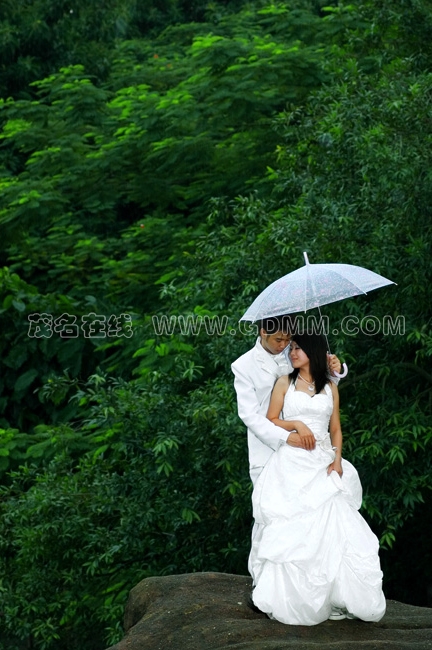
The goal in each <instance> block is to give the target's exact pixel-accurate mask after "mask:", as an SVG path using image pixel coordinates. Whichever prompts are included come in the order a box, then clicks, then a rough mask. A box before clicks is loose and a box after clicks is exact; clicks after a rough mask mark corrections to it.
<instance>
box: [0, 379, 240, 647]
mask: <svg viewBox="0 0 432 650" xmlns="http://www.w3.org/2000/svg"><path fill="white" fill-rule="evenodd" d="M182 381H184V380H180V379H177V380H172V381H171V382H167V381H166V380H165V381H164V382H161V381H160V379H157V377H152V378H151V379H150V378H149V379H148V381H147V383H146V386H145V387H144V386H141V387H138V386H135V387H134V386H133V385H131V384H128V383H126V382H121V381H118V380H105V379H104V377H103V376H101V375H95V376H94V377H93V378H91V379H90V380H89V382H87V385H85V386H79V387H78V390H77V391H76V393H75V394H76V399H77V400H78V401H79V403H80V404H81V407H82V413H83V415H85V419H82V420H80V421H79V422H76V424H75V426H74V427H69V429H67V427H57V428H55V427H51V430H50V432H48V431H47V434H48V433H49V436H47V437H46V438H45V441H44V442H41V443H39V444H38V445H33V446H32V447H31V448H30V449H29V450H28V453H27V458H28V463H31V462H32V460H33V459H34V458H35V457H36V456H37V455H38V454H39V453H41V452H42V451H43V452H44V458H45V469H44V470H43V471H36V470H35V469H34V467H33V466H32V465H29V466H28V467H27V469H24V468H23V469H22V470H21V471H20V472H15V473H12V475H11V482H10V484H9V485H8V486H7V487H4V488H3V499H2V506H1V510H2V513H1V514H2V516H1V524H0V545H1V550H2V553H1V558H2V559H1V565H2V566H1V574H2V576H4V578H3V582H2V587H1V591H2V600H3V605H2V610H3V612H4V616H5V621H6V626H7V627H10V628H11V629H16V626H14V622H15V621H16V620H17V618H18V619H19V620H22V621H23V624H22V626H20V627H19V633H18V635H19V637H20V638H21V639H29V638H32V639H33V642H34V643H36V644H37V646H38V647H41V648H45V647H51V646H52V643H53V642H55V640H58V642H59V644H60V645H61V644H63V645H65V646H67V647H68V648H70V650H73V649H74V648H82V647H83V645H85V647H86V648H87V647H88V648H92V647H102V645H100V644H103V639H104V638H105V639H106V644H108V642H109V641H112V642H113V638H112V637H110V638H107V637H106V631H104V629H108V633H109V634H110V635H113V634H115V633H117V634H118V629H117V621H118V620H119V618H120V616H121V611H122V608H123V606H124V602H125V597H126V595H127V592H128V589H129V588H130V587H131V586H132V585H133V584H134V583H135V582H136V581H137V580H138V579H139V578H140V577H145V576H147V575H152V574H155V573H159V574H165V573H173V572H185V571H201V570H208V569H214V570H218V569H219V568H220V567H222V566H224V567H225V568H226V569H227V570H229V571H241V570H242V563H243V562H244V561H245V556H246V553H247V547H248V541H249V522H248V517H247V512H248V508H249V498H250V497H249V481H248V478H247V472H246V471H245V469H246V467H245V465H246V450H245V447H244V444H243V443H244V440H243V435H241V433H240V432H241V425H240V424H239V423H238V421H237V417H236V415H235V411H234V408H233V407H234V404H233V400H234V396H233V394H232V390H231V387H230V386H229V385H227V384H225V383H222V382H220V381H219V382H213V383H212V384H211V386H209V387H208V388H209V389H211V390H209V391H205V390H203V389H202V388H201V389H197V390H195V391H193V392H192V393H190V394H189V395H188V397H187V398H185V397H181V396H180V395H179V394H178V393H179V391H180V393H181V384H182ZM72 388H73V387H72ZM75 390H76V389H75ZM227 406H228V408H227ZM179 422H182V424H181V425H180V426H179ZM186 422H187V423H188V426H186ZM239 434H240V435H239ZM47 446H48V447H49V448H50V449H47ZM50 458H52V460H51V461H50V460H49V459H50ZM221 522H223V526H221ZM226 527H228V528H230V529H231V530H232V531H233V535H232V536H230V539H229V542H230V544H228V540H227V538H226ZM168 558H169V559H168ZM240 558H242V561H240V563H239V560H240ZM29 563H30V564H31V567H30V566H29ZM98 634H99V635H100V639H101V640H100V644H99V645H97V646H93V641H92V639H94V638H97V636H98Z"/></svg>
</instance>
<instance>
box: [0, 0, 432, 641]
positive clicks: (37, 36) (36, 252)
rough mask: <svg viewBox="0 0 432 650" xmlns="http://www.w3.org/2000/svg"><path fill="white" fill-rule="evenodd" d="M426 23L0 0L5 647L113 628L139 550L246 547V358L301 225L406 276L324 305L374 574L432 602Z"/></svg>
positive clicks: (153, 568)
mask: <svg viewBox="0 0 432 650" xmlns="http://www.w3.org/2000/svg"><path fill="white" fill-rule="evenodd" d="M431 34H432V3H431V2H430V0H422V1H421V2H420V1H418V0H373V1H372V0H370V1H369V0H364V1H363V0H360V1H359V2H356V3H354V4H344V3H342V2H333V1H325V2H324V1H321V0H310V1H309V0H292V1H291V2H273V3H271V2H269V1H266V0H262V1H256V2H244V1H242V0H237V1H234V0H233V1H228V0H226V1H225V2H224V1H216V0H214V1H212V2H210V1H209V2H198V0H196V1H189V0H106V1H104V2H88V0H67V1H66V0H64V1H63V0H32V1H30V0H2V2H1V5H0V95H1V98H2V99H1V100H0V129H1V132H0V184H1V191H0V228H1V247H0V256H1V271H0V323H1V331H2V337H1V340H0V348H1V355H0V364H1V374H0V427H1V429H0V479H1V487H0V489H1V500H0V509H1V518H0V625H1V629H2V632H1V633H0V636H1V637H2V642H3V643H4V647H5V648H7V649H8V650H18V649H21V648H29V647H31V648H35V649H37V650H60V649H63V648H65V647H67V648H68V650H82V648H84V647H85V648H86V650H102V649H103V648H105V647H107V646H108V645H111V644H113V643H115V642H116V641H117V640H118V639H119V638H121V636H122V615H123V608H124V604H125V600H126V597H127V594H128V591H129V590H130V589H131V588H132V587H133V586H134V585H135V584H136V583H137V582H138V581H139V580H141V579H142V578H145V577H147V576H150V575H165V574H173V573H182V572H193V571H223V572H233V573H239V574H245V573H247V555H248V550H249V541H250V530H251V510H250V492H251V488H250V481H249V478H248V463H247V449H246V437H245V431H244V426H243V425H242V423H241V422H240V420H239V419H238V417H237V414H236V403H235V394H234V390H233V385H232V375H231V372H230V363H231V362H232V361H233V360H234V359H235V358H237V357H238V356H239V355H240V354H242V353H243V352H245V351H246V350H247V349H248V348H249V347H250V346H251V345H252V344H253V342H254V338H255V333H254V332H253V331H250V330H247V329H245V328H239V325H238V319H239V318H240V316H241V315H242V314H243V312H244V311H245V309H246V308H247V307H248V305H249V304H250V303H251V302H252V300H253V299H254V298H255V297H256V295H257V294H258V293H259V292H260V291H261V290H262V289H263V288H264V287H265V286H266V285H267V284H269V283H270V282H272V281H274V280H275V279H276V278H278V277H280V276H281V275H284V274H285V273H288V272H290V271H292V270H294V269H295V268H297V267H299V266H301V265H302V264H303V256H302V253H303V251H307V252H308V254H309V258H310V261H311V262H312V263H314V262H315V263H318V262H319V263H326V262H345V263H351V264H357V265H360V266H365V267H367V268H370V269H372V270H374V271H376V272H378V273H381V274H382V275H384V276H385V277H388V278H390V279H392V280H393V281H395V282H396V283H397V286H396V287H394V286H392V287H388V288H385V289H381V290H379V291H376V292H373V293H372V294H370V295H369V296H365V297H357V298H354V299H351V300H347V301H344V302H341V303H335V304H333V305H329V306H328V307H326V308H325V313H326V314H327V315H328V316H329V318H330V322H331V324H332V327H333V329H334V333H333V334H332V335H331V344H332V347H333V351H334V352H336V353H337V354H338V355H339V356H340V357H341V358H342V359H343V360H345V361H346V362H347V363H348V364H349V367H350V373H349V375H348V377H347V378H346V379H344V380H343V381H342V382H341V386H340V390H341V403H342V418H343V430H344V439H345V443H344V455H345V457H346V458H348V459H349V460H350V461H352V462H353V463H354V464H355V466H356V467H357V469H358V470H359V473H360V476H361V479H362V483H363V486H364V502H363V507H362V513H363V515H364V516H365V517H366V518H367V520H368V522H369V523H370V525H371V526H372V528H373V530H374V531H375V532H376V533H377V535H378V536H379V538H380V541H381V559H382V566H383V570H384V575H385V593H386V596H387V597H388V598H392V599H397V600H400V601H403V602H407V603H411V604H415V605H429V606H431V605H432V602H431V601H430V594H431V592H432V575H431V571H432V561H431V544H430V539H431V537H432V519H431V512H432V510H431V501H432V500H431V489H430V488H431V480H430V476H431V458H432V453H431V439H432V425H431V410H432V391H431V388H432V374H431V371H430V361H431V355H432V321H431V317H432V309H431V305H432V301H431V297H432V265H431V261H430V260H431V243H432V232H431V230H432V227H431V223H432V222H431V207H430V206H431V204H432V73H431V65H432V38H431ZM155 316H156V317H158V319H159V320H157V321H155V320H154V317H155ZM347 316H351V317H353V318H357V319H358V322H359V323H366V324H367V323H369V324H371V323H372V325H373V324H374V323H375V325H376V323H382V322H383V319H385V318H387V319H392V322H397V323H399V325H401V324H403V327H401V326H399V327H398V328H395V329H394V330H393V331H390V332H384V331H383V330H382V328H381V329H380V328H379V327H378V328H376V327H375V328H373V327H372V329H373V335H371V332H370V331H367V327H366V326H365V327H363V328H359V331H358V332H357V333H356V334H355V335H354V333H353V334H352V335H348V334H346V333H345V334H344V333H343V332H342V331H341V328H340V327H339V324H340V323H341V321H342V319H343V318H345V317H347ZM162 317H166V320H165V324H166V325H167V327H168V329H166V330H165V332H164V331H163V330H162V329H161V328H160V327H159V325H160V323H161V322H162V321H161V318H162ZM179 317H180V318H179ZM170 319H171V320H170ZM176 319H177V320H176ZM188 319H189V320H188ZM218 323H223V324H224V325H225V328H223V327H222V328H220V329H219V330H218V331H215V330H214V331H213V333H212V332H211V331H210V329H211V328H212V327H213V328H214V327H215V324H218ZM188 324H189V331H187V325H188ZM183 325H184V326H185V327H186V329H185V327H183ZM200 326H201V327H200ZM92 327H93V329H92ZM169 327H171V330H169ZM182 327H183V329H182ZM191 328H192V329H191ZM206 328H207V329H206ZM428 593H429V596H428Z"/></svg>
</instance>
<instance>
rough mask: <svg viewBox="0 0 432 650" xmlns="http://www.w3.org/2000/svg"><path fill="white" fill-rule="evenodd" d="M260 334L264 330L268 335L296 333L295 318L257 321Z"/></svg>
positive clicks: (274, 317)
mask: <svg viewBox="0 0 432 650" xmlns="http://www.w3.org/2000/svg"><path fill="white" fill-rule="evenodd" d="M255 324H256V325H257V326H258V332H260V331H261V329H263V330H264V331H265V332H266V334H276V332H284V334H291V332H293V331H294V327H293V318H292V317H291V316H288V315H284V316H273V317H272V318H263V319H262V320H259V321H256V323H255Z"/></svg>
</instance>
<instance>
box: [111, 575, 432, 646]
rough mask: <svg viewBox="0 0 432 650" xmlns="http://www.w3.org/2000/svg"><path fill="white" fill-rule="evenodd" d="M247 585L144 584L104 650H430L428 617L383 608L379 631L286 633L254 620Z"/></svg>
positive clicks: (347, 625) (354, 626)
mask: <svg viewBox="0 0 432 650" xmlns="http://www.w3.org/2000/svg"><path fill="white" fill-rule="evenodd" d="M250 591H251V579H250V578H249V577H246V576H237V575H230V574H226V573H187V574H183V575H173V576H163V577H155V578H147V579H146V580H143V581H142V582H140V583H139V584H138V585H137V586H136V587H135V588H134V589H132V591H131V592H130V595H129V600H128V603H127V606H126V612H125V632H126V636H125V638H124V639H123V640H122V641H120V643H117V644H116V645H115V646H111V648H108V649H107V650H236V649H238V650H240V649H241V650H284V649H285V648H291V649H294V648H295V650H351V649H352V650H354V649H355V650H360V649H361V650H381V649H384V648H385V649H386V650H432V609H430V608H428V607H414V606H412V605H404V604H403V603H399V602H396V601H394V600H388V601H387V612H386V615H385V616H384V618H383V619H382V620H381V621H380V622H379V623H365V622H363V621H359V620H342V621H325V622H324V623H321V624H320V625H315V626H313V627H306V626H294V625H293V626H291V625H283V624H282V623H278V622H277V621H271V620H269V619H268V618H267V617H266V616H265V615H264V614H260V613H254V612H253V611H252V610H251V609H250V608H249V607H248V606H247V601H248V598H249V594H250Z"/></svg>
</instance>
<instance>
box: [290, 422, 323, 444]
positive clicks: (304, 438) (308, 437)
mask: <svg viewBox="0 0 432 650" xmlns="http://www.w3.org/2000/svg"><path fill="white" fill-rule="evenodd" d="M287 443H288V444H289V445H291V447H301V448H302V449H307V450H308V451H312V449H315V445H316V440H315V436H314V434H313V433H312V431H311V430H310V429H309V427H308V426H306V424H303V423H302V422H299V423H298V426H297V432H293V433H291V434H290V436H289V437H288V440H287Z"/></svg>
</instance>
